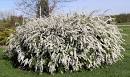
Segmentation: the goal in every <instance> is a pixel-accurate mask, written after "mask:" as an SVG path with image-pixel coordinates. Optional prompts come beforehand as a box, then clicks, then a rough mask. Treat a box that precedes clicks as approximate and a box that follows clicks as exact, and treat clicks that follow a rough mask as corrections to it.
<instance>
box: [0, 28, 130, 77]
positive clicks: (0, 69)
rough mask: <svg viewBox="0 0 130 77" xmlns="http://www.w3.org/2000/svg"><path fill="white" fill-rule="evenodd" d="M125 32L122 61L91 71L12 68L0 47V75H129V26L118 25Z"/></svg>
mask: <svg viewBox="0 0 130 77" xmlns="http://www.w3.org/2000/svg"><path fill="white" fill-rule="evenodd" d="M120 28H122V29H123V30H124V31H123V32H124V33H126V34H127V36H124V38H125V40H126V45H125V48H126V52H125V57H124V59H123V60H122V61H119V62H118V63H116V64H113V65H111V66H106V67H104V68H101V69H100V68H97V69H95V70H93V71H82V72H74V73H65V74H60V73H58V74H55V75H49V74H47V73H43V74H42V75H39V74H38V73H34V72H29V71H23V70H20V69H17V68H13V67H12V65H11V64H10V62H9V61H7V60H5V59H3V57H2V55H3V52H2V51H3V49H1V48H0V77H130V26H124V27H120Z"/></svg>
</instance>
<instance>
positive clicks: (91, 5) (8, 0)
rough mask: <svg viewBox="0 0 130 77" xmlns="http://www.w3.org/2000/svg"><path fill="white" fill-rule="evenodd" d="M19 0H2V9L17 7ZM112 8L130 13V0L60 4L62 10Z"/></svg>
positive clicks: (100, 0)
mask: <svg viewBox="0 0 130 77" xmlns="http://www.w3.org/2000/svg"><path fill="white" fill-rule="evenodd" d="M16 1H17V0H0V11H7V10H11V9H15V8H16V6H15V2H16ZM107 9H110V11H109V12H110V13H112V14H119V13H130V0H77V1H74V2H70V3H62V4H60V9H59V10H61V11H64V12H69V11H81V10H85V11H88V12H91V11H93V10H99V11H104V10H107Z"/></svg>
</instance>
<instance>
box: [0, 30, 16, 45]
mask: <svg viewBox="0 0 130 77" xmlns="http://www.w3.org/2000/svg"><path fill="white" fill-rule="evenodd" d="M13 32H15V30H14V29H5V30H3V31H0V45H6V42H7V39H8V37H9V36H10V34H11V33H13Z"/></svg>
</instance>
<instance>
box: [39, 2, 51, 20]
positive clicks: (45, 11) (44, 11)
mask: <svg viewBox="0 0 130 77" xmlns="http://www.w3.org/2000/svg"><path fill="white" fill-rule="evenodd" d="M48 16H49V4H48V0H39V1H38V4H37V17H38V18H40V17H48Z"/></svg>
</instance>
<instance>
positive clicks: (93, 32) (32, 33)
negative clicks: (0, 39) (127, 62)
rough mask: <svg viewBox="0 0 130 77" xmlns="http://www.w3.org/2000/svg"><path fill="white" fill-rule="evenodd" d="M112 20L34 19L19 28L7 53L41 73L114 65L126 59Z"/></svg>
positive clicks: (75, 17)
mask: <svg viewBox="0 0 130 77" xmlns="http://www.w3.org/2000/svg"><path fill="white" fill-rule="evenodd" d="M110 20H111V18H109V19H108V18H107V19H106V18H105V17H103V16H87V15H85V14H73V15H61V16H50V17H47V18H36V19H32V20H30V21H29V22H27V23H26V24H25V25H22V26H19V27H17V28H16V32H15V33H14V34H12V35H11V36H10V38H9V42H8V49H7V50H6V52H7V54H8V56H9V57H10V58H11V60H15V62H17V66H19V67H21V68H24V69H29V70H35V71H38V72H44V71H47V72H49V73H54V72H58V71H60V72H65V71H79V70H82V69H90V70H91V69H95V68H97V67H100V66H104V65H111V64H113V63H115V62H117V61H118V60H121V59H122V58H123V55H122V52H123V51H124V48H123V47H122V44H123V41H124V40H123V39H122V35H121V33H120V32H119V29H118V27H117V26H116V25H112V24H107V22H108V21H110ZM12 58H13V59H12Z"/></svg>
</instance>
